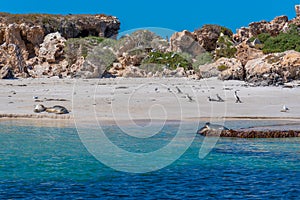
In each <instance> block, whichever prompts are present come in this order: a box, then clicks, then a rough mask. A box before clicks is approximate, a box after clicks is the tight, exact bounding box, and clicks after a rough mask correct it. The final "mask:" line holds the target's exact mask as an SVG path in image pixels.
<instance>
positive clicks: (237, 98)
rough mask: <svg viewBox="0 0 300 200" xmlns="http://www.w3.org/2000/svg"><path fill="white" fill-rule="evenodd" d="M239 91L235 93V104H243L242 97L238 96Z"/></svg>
mask: <svg viewBox="0 0 300 200" xmlns="http://www.w3.org/2000/svg"><path fill="white" fill-rule="evenodd" d="M237 92H238V90H236V91H234V97H235V103H242V101H241V99H240V97H239V96H238V95H237Z"/></svg>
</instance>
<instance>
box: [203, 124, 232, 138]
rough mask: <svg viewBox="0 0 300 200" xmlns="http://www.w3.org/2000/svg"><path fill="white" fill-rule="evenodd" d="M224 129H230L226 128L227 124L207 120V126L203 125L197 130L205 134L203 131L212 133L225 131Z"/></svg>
mask: <svg viewBox="0 0 300 200" xmlns="http://www.w3.org/2000/svg"><path fill="white" fill-rule="evenodd" d="M223 130H229V129H228V128H226V127H225V126H222V125H218V124H211V123H209V122H207V123H206V124H205V126H203V127H202V128H201V129H199V130H198V131H197V133H198V134H200V135H203V133H205V132H207V131H209V132H211V133H218V132H220V131H223Z"/></svg>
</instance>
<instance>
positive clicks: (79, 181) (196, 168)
mask: <svg viewBox="0 0 300 200" xmlns="http://www.w3.org/2000/svg"><path fill="white" fill-rule="evenodd" d="M13 124H14V123H13V122H1V123H0V199H18V198H23V199H99V198H101V199H119V198H123V199H168V198H172V199H269V198H272V199H299V196H300V187H299V186H300V138H290V139H237V138H235V139H234V138H226V139H225V138H222V139H221V138H219V139H218V140H217V143H216V144H215V145H214V147H213V148H212V149H211V151H210V153H209V154H208V155H207V156H205V157H204V158H199V150H200V149H201V146H202V143H203V142H204V139H205V138H204V137H202V136H198V135H195V134H194V133H193V132H189V130H188V129H184V130H185V131H186V134H185V135H184V137H186V138H189V137H191V138H192V143H191V144H190V145H189V146H188V148H187V150H186V151H185V152H184V153H183V155H181V156H179V159H177V160H176V161H175V162H173V163H172V164H170V165H167V166H166V167H164V168H162V169H160V170H156V171H152V172H148V173H127V172H122V171H117V170H115V169H113V168H110V167H108V166H106V165H104V164H102V163H101V162H100V161H99V160H97V159H96V158H95V157H94V156H93V155H92V154H90V153H89V152H88V150H87V148H86V146H85V145H84V144H83V143H82V141H81V140H80V136H79V135H78V133H77V131H76V129H75V128H72V127H70V128H59V127H34V126H29V125H17V126H15V125H13ZM245 124H247V125H249V127H251V126H252V125H253V124H254V125H260V126H262V127H268V125H269V124H270V122H268V121H260V122H253V121H251V122H245V121H244V122H243V125H244V126H245ZM229 125H231V127H236V128H239V126H241V123H239V122H232V123H231V124H230V122H229ZM176 129H178V125H176V123H175V124H174V123H173V124H167V125H165V126H164V127H163V129H162V130H161V132H160V133H159V134H157V135H155V136H153V137H151V138H150V139H144V138H138V139H137V138H135V139H132V138H130V137H129V136H128V135H124V134H123V135H122V131H121V130H120V129H119V128H118V127H117V126H107V127H103V130H104V132H105V133H106V135H107V137H108V138H109V139H110V140H111V141H112V143H113V144H115V145H117V146H119V147H121V148H122V149H124V150H126V151H128V152H132V153H144V154H147V153H149V152H152V151H156V150H158V149H160V148H162V147H164V146H167V145H168V144H169V143H170V140H172V139H174V138H175V133H176ZM129 130H130V129H129ZM86 131H87V132H89V130H88V129H87V130H86ZM90 131H93V130H90ZM91 135H93V134H91ZM91 139H92V140H93V138H91ZM95 141H97V139H95ZM183 141H184V139H183ZM180 144H181V143H180V140H179V143H178V145H180ZM182 144H186V143H182ZM103 148H104V149H103V151H105V147H103ZM174 153H178V152H174ZM104 154H105V152H103V155H104ZM108 156H109V155H108ZM116 156H118V155H114V154H113V153H112V154H111V159H112V160H113V159H116ZM151 159H153V163H155V162H156V159H155V158H153V157H152V158H151ZM120 160H121V159H120ZM131 163H135V160H134V158H132V159H130V158H128V160H127V163H124V165H128V166H130V165H131ZM135 164H136V163H135ZM138 164H139V165H143V163H138Z"/></svg>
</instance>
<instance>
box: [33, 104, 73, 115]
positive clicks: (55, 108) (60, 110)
mask: <svg viewBox="0 0 300 200" xmlns="http://www.w3.org/2000/svg"><path fill="white" fill-rule="evenodd" d="M33 111H34V112H36V113H41V112H45V111H46V112H48V113H55V114H68V113H69V111H68V110H67V109H66V108H65V107H63V106H60V105H55V106H53V107H45V106H44V105H42V104H38V105H36V106H35V108H34V110H33Z"/></svg>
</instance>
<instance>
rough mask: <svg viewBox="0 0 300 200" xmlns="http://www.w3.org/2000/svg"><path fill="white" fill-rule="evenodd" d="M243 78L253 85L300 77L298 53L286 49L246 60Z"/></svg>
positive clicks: (281, 81) (277, 83)
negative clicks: (244, 76)
mask: <svg viewBox="0 0 300 200" xmlns="http://www.w3.org/2000/svg"><path fill="white" fill-rule="evenodd" d="M245 72H246V78H245V80H246V81H248V82H251V83H254V84H255V85H264V86H266V85H281V84H283V83H286V82H289V81H292V80H298V79H299V78H300V53H299V52H296V51H286V52H283V53H274V54H268V55H265V56H263V57H261V58H257V59H253V60H250V61H248V63H247V64H246V66H245Z"/></svg>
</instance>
